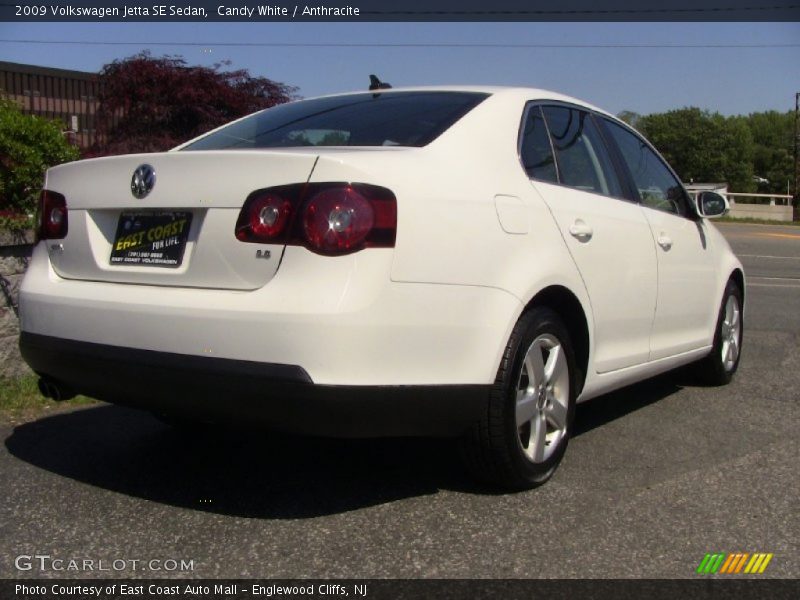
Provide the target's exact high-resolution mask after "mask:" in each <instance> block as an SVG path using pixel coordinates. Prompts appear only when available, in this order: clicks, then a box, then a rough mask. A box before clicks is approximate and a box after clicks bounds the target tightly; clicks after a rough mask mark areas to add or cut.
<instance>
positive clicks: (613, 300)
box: [520, 104, 657, 373]
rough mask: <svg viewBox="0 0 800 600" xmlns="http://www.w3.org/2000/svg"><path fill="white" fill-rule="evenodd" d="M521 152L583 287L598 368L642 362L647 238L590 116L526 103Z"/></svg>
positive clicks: (650, 300) (646, 330) (651, 260)
mask: <svg viewBox="0 0 800 600" xmlns="http://www.w3.org/2000/svg"><path fill="white" fill-rule="evenodd" d="M520 157H521V160H522V163H523V166H524V167H525V169H526V171H527V173H528V175H529V177H530V178H531V181H532V184H533V186H534V188H535V189H536V190H537V191H538V192H539V194H540V195H541V196H542V198H543V199H544V201H545V202H546V204H547V205H548V207H549V209H550V211H551V213H552V215H553V217H554V219H555V221H556V223H557V224H558V227H559V229H560V231H561V234H562V236H563V238H564V241H565V243H566V245H567V247H568V249H569V252H570V254H571V255H572V258H573V260H574V261H575V264H576V265H577V267H578V270H579V271H580V274H581V277H582V278H583V281H584V283H585V285H586V289H587V291H588V294H589V297H590V301H591V306H592V313H593V316H594V324H595V325H594V329H595V330H594V365H595V369H596V371H597V372H599V373H604V372H609V371H613V370H616V369H621V368H624V367H629V366H632V365H636V364H639V363H643V362H646V361H647V359H648V356H649V353H650V346H649V336H650V328H651V326H652V321H653V314H654V311H655V303H656V286H657V278H656V256H655V250H654V248H653V239H652V235H651V233H650V227H649V225H648V223H647V219H646V218H645V217H644V215H643V213H642V211H641V209H640V207H639V206H638V205H637V204H636V203H635V202H630V201H628V200H625V199H623V195H624V194H623V190H622V187H621V184H620V179H619V176H618V173H617V171H616V169H615V167H614V165H613V163H612V161H611V158H610V156H609V154H608V151H607V148H606V146H605V144H604V141H603V138H602V136H601V135H600V132H599V130H598V128H597V126H596V124H595V123H594V119H593V117H592V116H591V114H590V113H589V112H587V111H585V110H582V109H579V108H577V107H573V106H569V105H544V106H539V105H536V104H533V105H530V106H529V107H528V109H527V112H526V115H525V121H524V128H523V132H522V136H521V141H520Z"/></svg>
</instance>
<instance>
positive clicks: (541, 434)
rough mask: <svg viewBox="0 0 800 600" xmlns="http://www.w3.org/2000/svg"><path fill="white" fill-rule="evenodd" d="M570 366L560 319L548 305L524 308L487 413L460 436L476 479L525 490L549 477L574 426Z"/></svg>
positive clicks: (568, 346)
mask: <svg viewBox="0 0 800 600" xmlns="http://www.w3.org/2000/svg"><path fill="white" fill-rule="evenodd" d="M575 372H576V371H575V358H574V352H573V350H572V343H571V341H570V338H569V334H568V333H567V330H566V327H564V324H563V323H562V321H561V319H560V317H559V316H558V315H557V314H556V313H555V312H554V311H553V310H551V309H549V308H546V307H538V308H533V309H531V310H530V311H528V312H527V313H525V314H524V315H523V316H522V317H521V318H520V320H519V321H518V322H517V325H516V326H515V327H514V331H513V332H512V334H511V338H510V340H509V342H508V345H507V346H506V351H505V353H504V355H503V361H502V363H501V365H500V368H499V369H498V373H497V378H496V380H495V384H494V386H493V389H492V392H491V395H490V398H489V410H488V413H487V415H486V417H485V418H484V419H482V420H481V422H479V423H477V424H476V425H475V427H474V429H473V431H472V432H471V433H470V435H469V436H468V437H467V438H466V439H465V440H464V444H463V451H464V452H463V454H464V457H465V459H466V463H467V466H468V467H469V468H470V470H471V471H472V472H473V473H474V474H475V475H476V476H477V477H478V478H480V479H481V480H484V481H487V482H489V483H492V484H495V485H500V486H502V487H506V488H510V489H527V488H531V487H534V486H537V485H540V484H542V483H544V482H545V481H547V480H548V479H549V478H550V477H551V476H552V475H553V473H554V472H555V470H556V468H557V467H558V465H559V463H560V462H561V459H562V458H563V456H564V452H565V451H566V449H567V442H568V441H569V434H570V430H571V427H572V418H573V415H574V412H575V396H576V381H575Z"/></svg>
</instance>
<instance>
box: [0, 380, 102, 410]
mask: <svg viewBox="0 0 800 600" xmlns="http://www.w3.org/2000/svg"><path fill="white" fill-rule="evenodd" d="M38 381H39V378H38V377H37V376H36V375H27V376H25V377H20V378H19V379H6V378H0V415H3V416H12V417H14V416H35V415H36V414H37V413H42V412H45V411H48V410H52V409H54V408H56V407H58V406H79V405H85V404H94V403H95V402H96V400H92V399H91V398H87V397H86V396H76V397H75V398H72V399H71V400H66V401H65V402H54V401H53V400H49V399H47V398H45V397H44V396H42V395H41V394H40V393H39V386H38Z"/></svg>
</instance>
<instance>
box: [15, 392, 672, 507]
mask: <svg viewBox="0 0 800 600" xmlns="http://www.w3.org/2000/svg"><path fill="white" fill-rule="evenodd" d="M678 389H680V387H679V386H677V385H676V384H675V383H674V381H673V380H671V379H669V378H663V377H662V378H658V379H655V380H652V381H648V382H644V383H641V384H637V385H635V386H632V387H630V388H626V389H624V390H621V391H617V392H614V393H613V394H610V395H607V396H604V397H602V398H598V399H597V400H594V401H591V402H589V403H586V404H581V405H580V406H579V407H578V410H577V413H576V421H575V435H581V434H582V433H585V432H587V431H590V430H592V429H594V428H595V427H599V426H602V425H603V424H605V423H608V422H609V421H612V420H614V419H618V418H622V417H624V416H625V415H626V414H628V413H630V412H633V411H635V410H638V409H640V408H643V407H645V406H647V405H649V404H652V403H654V402H657V401H659V400H661V399H662V398H664V397H666V396H668V395H670V394H672V393H674V392H675V391H677V390H678ZM5 445H6V447H7V448H8V450H9V452H10V453H11V454H12V455H13V456H15V457H17V458H19V459H20V460H23V461H25V462H27V463H29V464H31V465H34V466H36V467H39V468H41V469H45V470H46V471H49V472H51V473H54V474H56V475H59V476H62V477H68V478H71V479H73V480H76V481H79V482H82V483H86V484H89V485H93V486H96V487H98V488H101V489H106V490H110V491H114V492H118V493H122V494H126V495H129V496H132V497H138V498H143V499H146V500H151V501H154V502H159V503H164V504H168V505H172V506H179V507H184V508H190V509H194V510H201V511H208V512H214V513H219V514H226V515H233V516H241V517H253V518H267V519H297V518H311V517H318V516H323V515H329V514H337V513H343V512H347V511H351V510H357V509H360V508H364V507H368V506H375V505H380V504H385V503H390V502H393V501H396V500H400V499H403V498H409V497H417V496H424V495H428V494H435V493H437V492H438V491H439V490H441V489H447V490H454V491H458V492H464V493H479V494H496V493H501V492H498V491H497V490H495V489H492V488H486V487H483V486H481V485H479V484H477V483H475V482H474V481H473V480H472V479H471V478H470V476H469V475H468V474H467V473H466V471H465V470H464V468H463V467H462V466H461V463H460V460H459V456H458V453H457V451H456V450H457V444H456V443H455V442H454V441H452V440H436V439H380V440H332V439H321V438H310V437H302V436H292V435H285V434H280V433H274V432H264V431H252V430H237V429H230V428H212V427H209V426H198V428H196V429H191V430H185V429H184V430H181V429H174V428H172V427H170V426H168V425H165V424H163V423H162V422H161V421H159V420H157V419H156V418H154V417H153V416H151V415H150V414H149V413H146V412H141V411H137V410H132V409H127V408H122V407H118V406H111V405H100V406H95V407H91V408H83V409H78V410H74V411H68V412H63V413H59V414H55V415H52V416H48V417H44V418H41V419H39V420H37V421H33V422H29V423H25V424H22V425H19V426H17V427H16V428H15V429H14V431H13V433H12V435H11V436H9V437H8V438H7V439H6V440H5ZM534 493H535V492H534Z"/></svg>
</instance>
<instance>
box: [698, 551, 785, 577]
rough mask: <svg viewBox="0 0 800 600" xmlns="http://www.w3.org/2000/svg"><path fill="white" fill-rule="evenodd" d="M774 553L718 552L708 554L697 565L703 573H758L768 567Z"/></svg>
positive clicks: (699, 571)
mask: <svg viewBox="0 0 800 600" xmlns="http://www.w3.org/2000/svg"><path fill="white" fill-rule="evenodd" d="M772 556H773V555H772V554H767V553H764V552H755V553H753V554H750V553H748V552H731V553H729V554H728V553H725V552H717V553H716V554H706V555H705V557H703V560H702V561H700V566H699V567H697V572H698V573H699V574H701V575H714V574H716V573H720V574H724V575H738V574H740V573H741V574H751V575H754V574H758V573H763V572H764V571H766V569H767V565H768V564H769V561H771V560H772Z"/></svg>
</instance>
